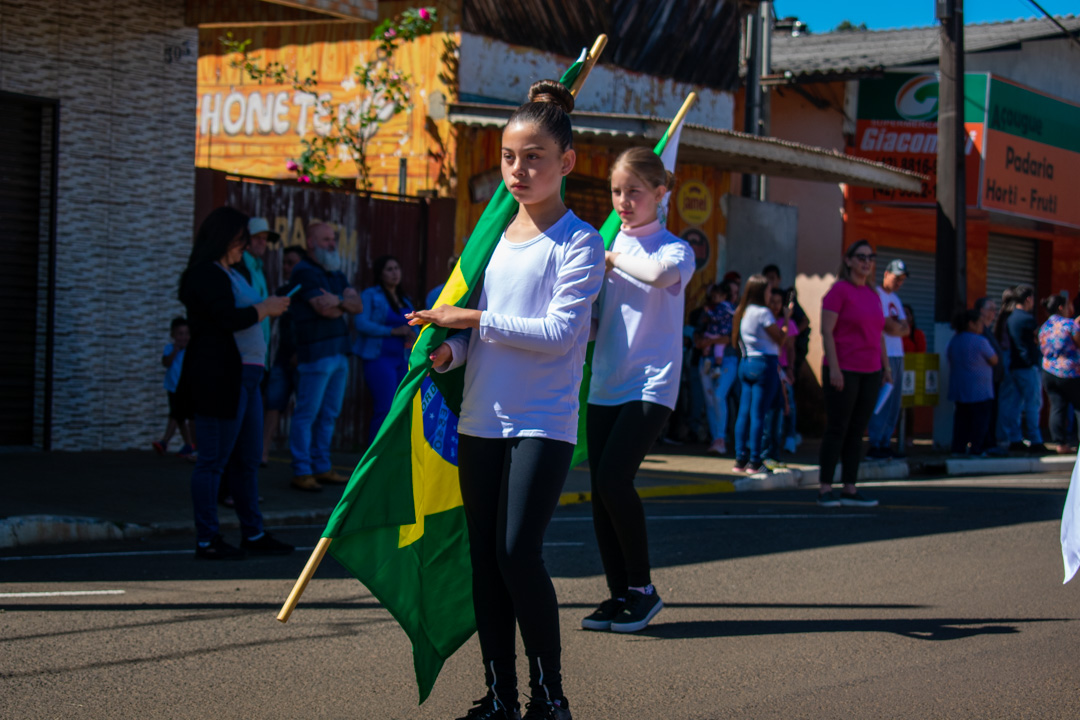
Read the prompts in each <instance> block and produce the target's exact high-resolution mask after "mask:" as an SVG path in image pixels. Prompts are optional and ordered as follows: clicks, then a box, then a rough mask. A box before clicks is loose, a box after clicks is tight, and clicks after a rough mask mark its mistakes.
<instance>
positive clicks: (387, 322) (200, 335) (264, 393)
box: [153, 207, 437, 559]
mask: <svg viewBox="0 0 1080 720" xmlns="http://www.w3.org/2000/svg"><path fill="white" fill-rule="evenodd" d="M279 239H280V238H279V237H278V235H277V234H276V233H274V232H272V231H271V229H270V226H269V224H268V223H267V221H266V220H265V219H263V218H259V217H251V218H249V217H248V216H246V215H244V214H243V213H241V212H240V211H238V210H236V209H234V208H230V207H223V208H218V209H217V210H214V211H213V212H212V213H210V215H209V216H208V217H207V218H206V220H205V221H204V222H203V223H202V225H201V226H200V228H199V232H198V233H197V235H196V239H195V243H194V245H193V247H192V252H191V257H190V259H189V261H188V265H187V268H186V269H185V271H184V273H183V275H182V276H181V279H180V301H181V302H182V303H183V304H184V305H185V307H186V309H187V316H186V317H178V318H176V319H174V320H173V321H172V323H171V327H170V336H171V342H170V343H169V344H168V345H166V346H165V348H164V351H163V354H162V358H161V362H162V365H164V366H165V368H166V371H165V382H164V386H165V390H166V392H167V393H168V399H169V420H168V424H167V426H166V429H165V433H164V435H163V436H162V437H161V439H159V440H157V441H155V442H154V443H153V448H154V450H155V451H156V452H158V453H159V454H161V455H165V454H166V453H167V451H168V446H169V442H170V441H171V439H172V437H173V435H174V434H175V433H176V432H177V431H179V433H180V436H181V438H182V441H183V446H182V447H181V448H180V451H179V455H180V456H181V457H184V458H186V459H188V460H190V461H192V462H193V463H194V464H195V467H194V470H193V476H192V499H193V502H194V505H195V519H196V530H197V535H198V549H197V552H196V554H197V557H204V558H208V559H222V558H224V559H229V558H234V557H242V556H243V555H244V554H245V553H253V554H284V553H287V552H291V551H292V549H293V548H292V547H291V546H288V545H286V544H285V543H281V542H279V541H278V540H276V539H274V538H272V537H270V535H269V534H268V533H266V532H265V531H264V530H263V529H262V516H261V514H260V512H259V508H258V503H259V497H258V489H257V481H256V475H257V472H258V468H259V467H260V466H265V465H266V463H267V461H268V459H269V451H270V448H271V446H272V444H273V443H274V440H275V436H276V435H277V433H278V432H279V429H280V427H281V426H282V424H283V423H282V420H283V419H284V418H285V417H287V416H288V414H289V411H290V408H291V418H290V419H289V423H288V428H289V430H288V448H289V454H290V456H291V464H292V475H293V477H292V481H291V487H293V488H294V489H296V490H300V491H307V492H318V491H320V490H321V489H322V488H323V486H324V485H327V484H338V485H340V484H344V483H346V482H348V477H346V476H345V475H343V474H341V473H339V472H337V471H336V470H335V469H334V468H333V467H332V465H331V460H330V446H331V442H332V438H333V435H334V430H335V425H336V422H337V418H338V416H339V415H340V413H341V409H342V404H343V402H344V399H345V393H346V389H347V381H348V374H349V362H348V356H349V355H350V354H351V355H355V356H356V357H358V358H360V360H361V364H362V368H363V374H364V380H365V385H366V386H367V388H368V389H369V391H370V393H371V396H372V398H373V412H372V419H371V422H370V423H369V433H368V440H369V442H370V441H371V440H372V439H373V438H374V437H375V435H376V434H377V433H378V431H379V428H380V427H381V425H382V423H383V420H384V419H385V417H386V415H387V412H388V411H389V409H390V404H391V401H392V400H393V395H394V391H395V389H396V388H397V386H398V385H399V384H400V382H401V380H402V378H403V377H404V375H405V372H406V370H407V353H408V351H409V349H410V348H411V346H412V343H413V340H414V338H415V334H416V333H415V331H414V330H413V328H411V327H410V326H409V325H408V323H407V321H406V319H405V317H404V316H405V313H408V312H411V311H412V310H413V309H414V306H413V302H412V300H411V299H410V297H409V295H408V293H407V292H406V290H405V288H404V286H403V284H402V269H401V265H400V263H399V262H398V261H397V259H396V258H393V257H391V256H384V257H380V258H378V259H376V260H375V262H374V268H373V269H374V276H375V284H374V285H373V286H372V287H370V288H367V289H365V290H364V291H363V292H359V291H358V290H357V289H356V288H354V287H352V284H351V283H350V281H349V280H348V278H346V276H345V274H344V273H343V272H342V266H343V262H342V257H341V255H340V253H339V252H338V247H337V236H336V232H335V230H334V228H333V227H332V226H330V225H328V224H326V223H321V222H312V223H310V224H309V225H308V227H307V233H306V240H307V242H306V247H299V246H290V247H286V248H283V250H282V259H281V281H280V284H279V286H278V287H277V288H275V289H273V290H272V289H271V287H272V286H271V282H270V281H271V279H270V278H268V277H267V273H266V266H265V264H264V260H265V257H266V252H267V248H268V245H269V244H271V243H275V242H277V241H278V240H279ZM436 297H437V294H436ZM274 324H276V328H275V327H274V326H273V325H274ZM350 325H351V327H352V329H353V332H350ZM217 504H222V505H227V506H230V507H234V508H235V510H236V512H237V514H238V516H239V517H240V522H241V527H242V531H243V540H242V541H241V547H240V548H239V549H238V548H235V547H233V546H231V545H228V544H227V543H225V542H224V540H222V539H221V536H220V534H219V533H218V521H217Z"/></svg>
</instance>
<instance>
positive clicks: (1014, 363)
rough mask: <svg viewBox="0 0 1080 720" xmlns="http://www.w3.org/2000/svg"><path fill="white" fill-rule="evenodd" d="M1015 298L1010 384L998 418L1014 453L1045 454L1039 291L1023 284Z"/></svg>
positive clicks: (1009, 323) (1010, 325) (1011, 320)
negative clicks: (1041, 426) (1037, 310)
mask: <svg viewBox="0 0 1080 720" xmlns="http://www.w3.org/2000/svg"><path fill="white" fill-rule="evenodd" d="M1015 298H1016V309H1015V310H1013V311H1012V314H1011V315H1009V318H1008V320H1006V321H1005V328H1006V331H1007V333H1008V338H1009V381H1010V382H1007V383H1004V384H1003V385H1002V394H1001V400H1000V401H999V404H998V411H999V415H998V417H999V422H1000V424H1001V427H1002V429H1003V431H1004V435H1005V440H1006V441H1008V443H1009V450H1010V451H1019V452H1024V451H1027V452H1034V453H1042V452H1046V445H1044V444H1043V441H1042V433H1041V432H1040V430H1039V411H1040V410H1041V409H1042V385H1041V383H1040V378H1039V368H1040V367H1041V366H1042V354H1041V353H1040V352H1039V340H1038V336H1037V333H1038V325H1037V324H1036V322H1035V316H1034V315H1032V311H1033V310H1034V309H1035V290H1034V289H1032V288H1031V287H1030V286H1028V285H1020V286H1018V287H1017V288H1016V290H1015ZM1021 419H1022V420H1023V428H1021ZM1024 440H1026V441H1027V443H1026V444H1025V443H1024Z"/></svg>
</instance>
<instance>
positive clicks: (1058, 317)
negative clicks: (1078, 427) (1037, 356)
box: [1039, 295, 1080, 455]
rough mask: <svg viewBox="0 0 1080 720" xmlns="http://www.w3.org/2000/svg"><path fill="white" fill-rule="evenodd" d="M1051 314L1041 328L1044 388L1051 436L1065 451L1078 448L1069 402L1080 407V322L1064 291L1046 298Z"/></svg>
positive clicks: (1071, 451) (1044, 304)
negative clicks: (1073, 437)
mask: <svg viewBox="0 0 1080 720" xmlns="http://www.w3.org/2000/svg"><path fill="white" fill-rule="evenodd" d="M1042 304H1043V307H1044V308H1045V309H1046V311H1047V312H1048V313H1050V317H1049V318H1048V319H1047V321H1046V322H1045V323H1043V326H1042V327H1041V328H1040V329H1039V349H1040V350H1041V351H1042V381H1043V389H1045V390H1046V394H1047V395H1048V396H1049V397H1050V437H1051V438H1052V439H1053V441H1054V442H1055V443H1056V444H1057V451H1058V452H1059V453H1061V454H1063V455H1071V454H1074V453H1075V452H1076V447H1075V446H1073V445H1072V444H1071V443H1070V442H1069V417H1068V412H1069V406H1070V405H1072V407H1073V410H1074V411H1075V410H1078V409H1080V323H1078V322H1077V321H1076V320H1075V319H1074V317H1073V316H1074V315H1075V312H1074V309H1073V304H1072V301H1070V300H1069V298H1067V297H1066V296H1064V295H1051V296H1050V297H1048V298H1046V299H1045V300H1043V303H1042Z"/></svg>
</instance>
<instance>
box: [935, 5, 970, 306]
mask: <svg viewBox="0 0 1080 720" xmlns="http://www.w3.org/2000/svg"><path fill="white" fill-rule="evenodd" d="M936 3H937V17H938V19H940V20H941V58H940V60H939V62H938V68H939V70H940V83H939V91H938V127H937V132H938V156H937V256H936V258H935V259H936V267H937V269H936V272H935V275H934V280H935V285H936V286H937V293H936V300H935V303H934V306H935V307H934V320H935V322H937V323H948V322H950V321H951V320H952V317H953V315H954V314H955V313H956V312H957V311H958V310H962V309H963V308H965V307H967V226H966V215H967V202H966V198H967V192H966V186H967V183H966V178H965V177H964V148H965V146H966V143H967V132H966V130H965V128H964V2H963V0H936Z"/></svg>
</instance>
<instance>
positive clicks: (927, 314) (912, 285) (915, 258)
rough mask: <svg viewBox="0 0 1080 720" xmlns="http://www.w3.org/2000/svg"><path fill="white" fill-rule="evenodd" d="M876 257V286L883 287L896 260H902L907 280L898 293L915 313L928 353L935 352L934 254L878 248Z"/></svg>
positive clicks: (916, 323) (916, 322)
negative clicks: (890, 266) (883, 280)
mask: <svg viewBox="0 0 1080 720" xmlns="http://www.w3.org/2000/svg"><path fill="white" fill-rule="evenodd" d="M875 252H876V253H877V282H878V284H879V285H880V284H881V279H882V277H884V275H885V268H886V267H887V266H888V265H889V263H890V262H892V261H893V260H903V261H904V264H905V265H907V269H908V278H907V280H906V281H905V282H904V287H902V288H900V292H899V293H897V294H898V295H899V296H900V299H901V300H902V301H903V302H904V304H905V305H910V306H911V309H912V310H914V311H915V325H916V327H918V328H919V329H920V330H922V331H923V334H924V335H926V351H927V352H935V350H934V254H933V253H924V252H915V251H913V250H901V249H899V248H890V247H879V248H877V249H876V250H875Z"/></svg>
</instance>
